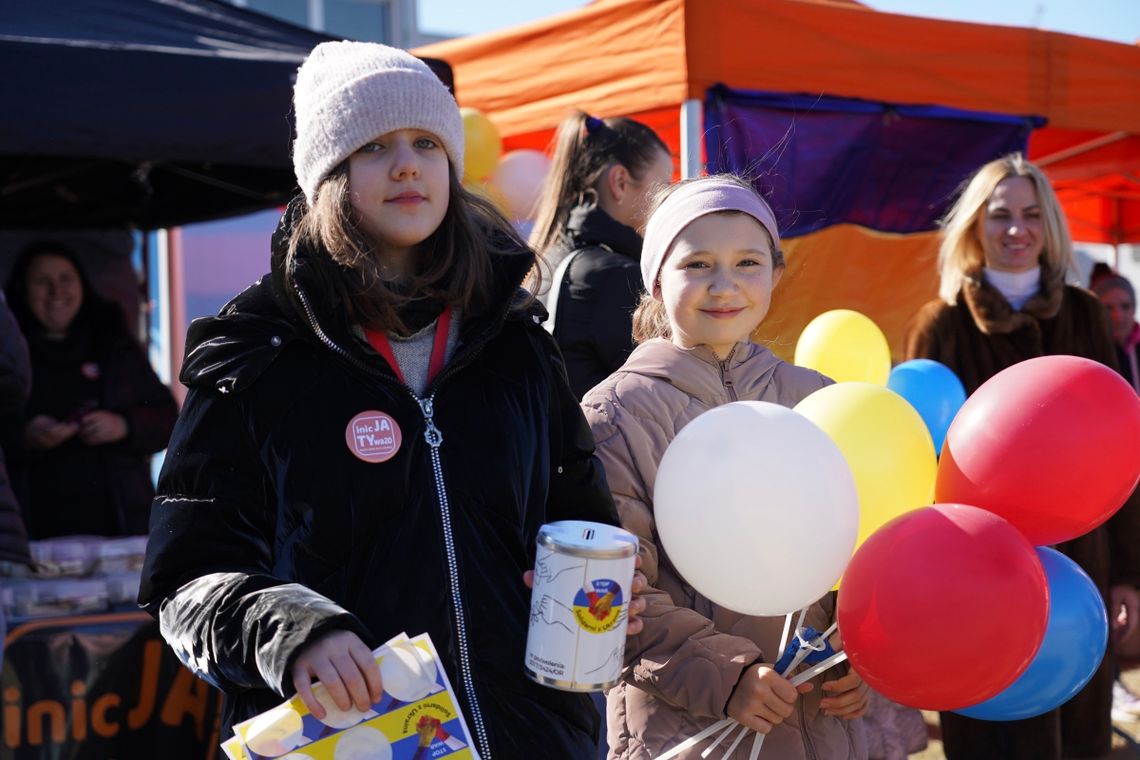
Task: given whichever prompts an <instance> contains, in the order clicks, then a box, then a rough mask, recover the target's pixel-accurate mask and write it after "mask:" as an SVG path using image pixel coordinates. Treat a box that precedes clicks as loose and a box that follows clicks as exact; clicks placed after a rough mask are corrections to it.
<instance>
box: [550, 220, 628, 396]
mask: <svg viewBox="0 0 1140 760" xmlns="http://www.w3.org/2000/svg"><path fill="white" fill-rule="evenodd" d="M565 239H566V241H567V245H566V247H565V248H564V249H561V250H557V251H555V252H554V254H553V255H552V256H551V257H550V258H551V261H550V263H549V268H550V271H551V272H553V271H554V270H556V269H557V268H558V265H559V263H560V262H561V261H562V260H563V259H564V258H566V257H567V256H569V255H571V254H572V253H574V252H575V251H577V252H578V253H577V255H576V256H575V257H574V259H573V261H571V262H570V266H569V267H568V268H567V269H566V274H565V277H564V278H563V280H562V284H561V285H562V286H561V288H560V289H559V291H558V292H559V296H558V308H557V310H556V311H555V313H556V315H557V318H556V324H555V326H554V339H555V340H556V341H558V347H559V348H561V349H562V355H563V356H565V357H566V374H567V376H569V378H570V387H571V389H573V391H574V395H576V396H577V397H578V398H582V397H583V396H585V395H586V392H587V391H588V390H590V389H591V388H593V387H594V386H595V385H597V384H598V383H600V382H601V381H603V380H605V379H606V378H607V377H609V376H610V375H611V374H613V373H614V372H616V371H617V370H618V369H619V368H620V367H621V365H623V364H625V360H626V359H628V358H629V355H630V353H631V352H632V351H633V334H632V333H633V311H634V309H636V308H637V303H638V301H640V300H641V294H642V293H643V292H644V287H643V286H642V283H641V237H640V236H639V235H638V234H637V232H635V231H634V230H633V228H631V227H627V226H626V225H624V224H622V223H621V222H618V221H617V220H615V219H614V218H613V217H612V216H610V215H609V214H607V213H606V212H605V211H602V210H601V209H600V208H597V207H596V206H579V207H578V208H576V209H574V210H573V211H571V212H570V219H569V221H568V222H567V224H566V231H565ZM553 292H554V289H553V286H552V288H551V290H550V291H549V292H548V293H547V296H546V298H547V304H548V305H549V299H550V298H551V294H553Z"/></svg>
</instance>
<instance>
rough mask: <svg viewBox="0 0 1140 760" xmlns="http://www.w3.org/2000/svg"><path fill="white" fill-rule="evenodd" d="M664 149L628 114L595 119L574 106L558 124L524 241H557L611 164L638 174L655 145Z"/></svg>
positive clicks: (540, 244) (538, 245)
mask: <svg viewBox="0 0 1140 760" xmlns="http://www.w3.org/2000/svg"><path fill="white" fill-rule="evenodd" d="M662 150H663V151H665V152H668V151H669V147H668V146H667V145H665V142H664V141H663V140H662V139H661V138H660V137H658V136H657V133H656V132H654V131H653V130H652V129H650V128H649V127H647V126H645V125H644V124H642V123H641V122H638V121H634V120H633V119H630V118H628V117H624V116H622V117H618V118H614V119H598V118H595V117H593V116H590V115H588V114H587V113H585V112H584V111H576V112H575V113H574V114H573V115H572V116H569V117H567V118H566V119H564V120H563V121H562V123H561V124H559V125H558V131H557V132H556V133H555V136H554V159H553V162H552V164H551V167H550V175H549V176H548V177H547V180H546V184H545V186H544V188H543V191H542V195H541V197H540V198H539V202H538V211H537V213H536V214H535V223H534V228H533V230H532V231H531V234H530V245H531V247H532V248H534V250H536V251H538V252H539V253H543V252H545V251H547V250H549V249H550V248H551V247H553V246H554V245H555V244H556V243H558V241H559V239H560V237H561V235H562V231H563V230H564V229H565V227H566V222H567V220H568V219H569V217H570V211H571V210H572V209H573V208H574V207H575V206H578V205H579V204H582V203H585V202H587V201H589V200H591V199H592V202H593V203H597V186H598V182H599V181H600V180H601V178H602V175H604V174H605V172H606V170H607V169H609V168H610V167H611V166H613V165H614V164H621V165H622V166H624V167H625V168H626V169H627V170H628V171H629V173H630V174H632V175H633V177H634V178H635V179H640V178H641V177H642V176H643V174H644V172H645V170H646V169H647V168H648V167H649V166H650V165H651V164H652V163H653V159H654V158H655V157H656V156H657V152H658V151H662Z"/></svg>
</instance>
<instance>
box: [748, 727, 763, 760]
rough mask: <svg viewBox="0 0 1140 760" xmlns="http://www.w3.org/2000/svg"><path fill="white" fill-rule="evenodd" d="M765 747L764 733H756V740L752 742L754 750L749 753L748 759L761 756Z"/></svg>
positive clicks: (752, 759) (753, 759) (751, 759)
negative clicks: (761, 751)
mask: <svg viewBox="0 0 1140 760" xmlns="http://www.w3.org/2000/svg"><path fill="white" fill-rule="evenodd" d="M763 747H764V734H760V733H758V734H756V741H754V742H752V751H751V752H750V753H748V760H756V758H758V757H760V750H761V749H762V748H763Z"/></svg>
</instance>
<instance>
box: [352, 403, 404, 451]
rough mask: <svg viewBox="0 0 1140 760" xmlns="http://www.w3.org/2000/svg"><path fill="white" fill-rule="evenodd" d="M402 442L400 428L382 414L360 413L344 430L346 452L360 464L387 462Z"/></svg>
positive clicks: (375, 412)
mask: <svg viewBox="0 0 1140 760" xmlns="http://www.w3.org/2000/svg"><path fill="white" fill-rule="evenodd" d="M402 440H403V436H401V434H400V426H399V425H397V424H396V421H395V420H394V419H392V418H391V416H389V415H387V414H384V412H377V411H367V412H361V413H360V414H358V415H356V416H355V417H353V418H352V419H351V420H350V421H349V423H348V427H346V428H345V429H344V441H345V443H347V444H348V450H349V451H351V452H352V454H353V456H355V457H356V458H357V459H359V460H360V461H362V462H387V461H388V460H389V459H391V458H392V457H394V456H396V452H397V451H399V450H400V442H401V441H402Z"/></svg>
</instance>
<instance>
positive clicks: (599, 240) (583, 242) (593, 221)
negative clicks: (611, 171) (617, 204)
mask: <svg viewBox="0 0 1140 760" xmlns="http://www.w3.org/2000/svg"><path fill="white" fill-rule="evenodd" d="M566 237H567V239H568V240H569V242H570V246H571V248H572V249H573V250H577V249H579V248H586V247H587V246H591V245H603V246H605V247H606V248H608V249H610V250H611V251H613V252H614V253H619V254H621V255H622V256H627V257H629V258H631V259H634V260H635V261H638V260H640V259H641V243H642V240H641V235H638V234H637V231H636V230H635V229H633V228H632V227H630V226H628V225H625V224H622V223H621V222H619V221H618V220H617V219H614V218H613V217H612V216H610V215H609V214H607V213H606V212H605V211H602V210H601V209H600V208H599V207H597V206H577V207H575V208H574V209H572V210H571V211H570V218H569V219H568V220H567V222H566Z"/></svg>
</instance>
